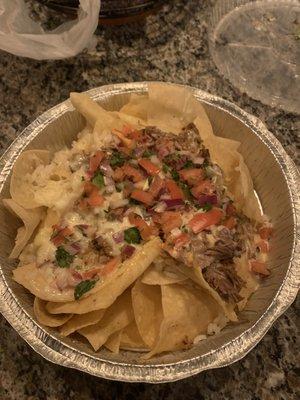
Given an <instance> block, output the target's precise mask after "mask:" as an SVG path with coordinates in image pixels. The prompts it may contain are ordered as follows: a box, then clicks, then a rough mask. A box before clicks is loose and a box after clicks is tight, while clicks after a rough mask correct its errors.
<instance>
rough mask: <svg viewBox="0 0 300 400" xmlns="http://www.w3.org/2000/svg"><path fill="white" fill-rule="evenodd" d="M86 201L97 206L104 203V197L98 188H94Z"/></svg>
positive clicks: (92, 205)
mask: <svg viewBox="0 0 300 400" xmlns="http://www.w3.org/2000/svg"><path fill="white" fill-rule="evenodd" d="M87 203H88V204H89V205H90V206H91V207H99V206H101V205H102V204H103V203H104V197H103V196H101V194H100V193H99V192H98V190H94V191H93V192H92V193H91V194H90V195H89V197H88V198H87Z"/></svg>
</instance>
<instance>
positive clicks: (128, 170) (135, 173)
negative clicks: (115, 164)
mask: <svg viewBox="0 0 300 400" xmlns="http://www.w3.org/2000/svg"><path fill="white" fill-rule="evenodd" d="M123 171H124V174H125V175H126V176H128V177H129V178H131V179H132V180H133V182H140V181H142V180H144V179H145V177H144V175H143V174H142V172H141V171H139V170H138V169H136V168H134V167H132V166H131V165H129V164H125V165H124V167H123Z"/></svg>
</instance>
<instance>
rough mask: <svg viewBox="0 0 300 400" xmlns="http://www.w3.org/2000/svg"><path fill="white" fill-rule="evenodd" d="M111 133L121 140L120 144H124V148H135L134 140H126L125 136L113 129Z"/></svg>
mask: <svg viewBox="0 0 300 400" xmlns="http://www.w3.org/2000/svg"><path fill="white" fill-rule="evenodd" d="M112 133H113V134H114V135H116V136H117V137H118V138H119V139H120V140H121V142H122V143H123V144H124V146H125V147H127V148H128V149H133V148H134V146H135V144H134V140H131V139H129V138H127V137H126V136H124V134H123V133H122V132H120V131H119V130H118V129H113V130H112Z"/></svg>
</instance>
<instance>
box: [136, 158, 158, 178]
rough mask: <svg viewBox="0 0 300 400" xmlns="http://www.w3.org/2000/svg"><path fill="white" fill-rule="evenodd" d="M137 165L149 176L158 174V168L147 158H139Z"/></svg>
mask: <svg viewBox="0 0 300 400" xmlns="http://www.w3.org/2000/svg"><path fill="white" fill-rule="evenodd" d="M138 163H139V165H140V166H141V167H142V168H144V170H145V171H146V172H147V173H148V174H149V175H157V174H158V173H159V168H158V166H157V165H155V164H153V162H151V161H150V160H148V159H147V158H140V159H139V160H138Z"/></svg>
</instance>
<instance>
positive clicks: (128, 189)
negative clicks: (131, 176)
mask: <svg viewBox="0 0 300 400" xmlns="http://www.w3.org/2000/svg"><path fill="white" fill-rule="evenodd" d="M133 190H134V185H133V183H132V182H129V181H125V182H124V188H123V196H124V197H128V196H130V194H131V193H132V191H133Z"/></svg>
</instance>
